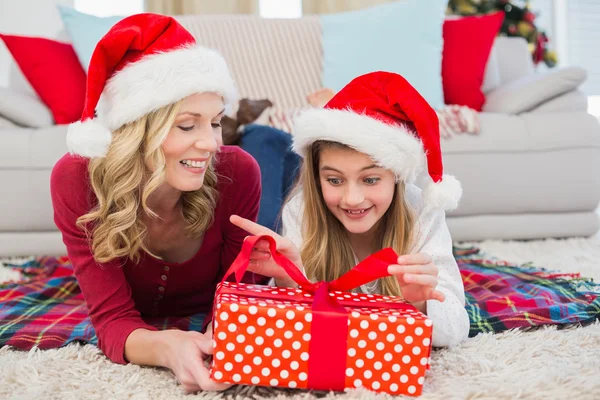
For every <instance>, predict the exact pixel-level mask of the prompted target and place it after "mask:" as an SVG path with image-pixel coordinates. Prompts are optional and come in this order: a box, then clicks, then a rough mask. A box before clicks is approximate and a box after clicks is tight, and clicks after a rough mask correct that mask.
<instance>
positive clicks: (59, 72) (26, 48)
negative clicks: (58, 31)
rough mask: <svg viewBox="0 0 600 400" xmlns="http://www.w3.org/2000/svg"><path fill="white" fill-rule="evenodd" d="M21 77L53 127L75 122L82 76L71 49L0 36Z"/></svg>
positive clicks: (82, 96) (82, 89) (82, 93)
mask: <svg viewBox="0 0 600 400" xmlns="http://www.w3.org/2000/svg"><path fill="white" fill-rule="evenodd" d="M0 38H1V39H2V40H3V41H4V43H5V44H6V47H7V48H8V51H10V53H11V54H12V56H13V58H14V59H15V61H16V63H17V64H18V65H19V68H20V69H21V71H22V72H23V75H25V77H26V78H27V80H28V81H29V83H30V84H31V86H32V87H33V89H34V90H35V91H36V93H37V94H38V96H39V97H40V99H42V101H43V102H44V103H45V104H46V105H47V106H48V108H49V109H50V111H51V112H52V115H53V117H54V122H56V123H57V124H68V123H71V122H74V121H77V120H78V119H79V118H80V117H81V112H82V111H83V102H84V99H85V88H86V76H85V72H84V71H83V68H81V65H80V64H79V60H78V59H77V55H75V52H74V51H73V47H72V46H71V45H70V44H67V43H61V42H57V41H55V40H50V39H43V38H36V37H27V36H14V35H2V34H0Z"/></svg>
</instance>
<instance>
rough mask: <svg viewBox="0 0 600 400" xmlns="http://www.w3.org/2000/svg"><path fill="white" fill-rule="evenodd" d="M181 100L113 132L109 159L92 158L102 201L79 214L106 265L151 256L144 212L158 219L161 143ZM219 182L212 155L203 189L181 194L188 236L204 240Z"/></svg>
mask: <svg viewBox="0 0 600 400" xmlns="http://www.w3.org/2000/svg"><path fill="white" fill-rule="evenodd" d="M180 104H181V102H177V103H173V104H170V105H167V106H165V107H162V108H160V109H158V110H156V111H153V112H150V113H148V114H146V115H144V116H143V117H141V118H140V119H138V120H136V121H134V122H131V123H128V124H125V125H123V126H122V127H120V128H119V129H117V130H116V131H115V132H113V139H112V142H111V144H110V147H109V149H108V153H107V154H106V157H104V158H95V159H91V160H90V162H89V165H88V173H89V179H90V184H91V187H92V189H93V191H94V193H95V195H96V198H97V201H98V203H97V205H96V206H95V207H94V208H93V209H92V210H91V211H90V212H89V213H88V214H85V215H83V216H81V217H79V218H78V220H77V225H78V226H79V227H80V228H82V229H84V230H85V231H86V232H88V235H89V236H90V237H91V246H92V252H93V254H94V258H95V259H96V261H98V262H101V263H104V262H108V261H111V260H114V259H118V258H122V257H127V258H129V259H130V260H132V261H134V262H138V261H139V259H140V251H141V250H143V251H146V252H148V253H149V254H152V253H151V252H150V251H149V250H148V248H147V247H146V245H145V244H144V239H145V238H146V234H147V228H146V226H145V224H144V223H143V222H142V220H141V216H142V213H146V214H147V215H149V216H150V217H152V218H159V217H158V215H157V214H156V213H155V212H154V211H152V210H151V209H150V208H149V207H148V198H149V197H150V196H151V195H152V193H154V192H155V191H156V190H157V189H158V188H159V187H160V186H161V184H163V183H164V182H165V156H164V154H163V151H162V149H161V145H162V143H163V142H164V140H165V139H166V137H167V135H168V134H169V131H170V129H171V127H172V126H173V124H174V122H175V117H176V115H177V112H178V110H179V106H180ZM148 165H151V166H153V169H154V171H150V170H149V169H148V167H147V166H148ZM216 186H217V175H216V173H215V170H214V165H213V161H212V159H211V163H210V165H209V166H208V168H207V170H206V174H205V177H204V184H203V185H202V187H201V188H200V189H199V190H196V191H192V192H183V193H182V196H181V206H182V212H183V217H184V219H185V221H186V223H187V226H186V227H185V233H186V235H188V236H189V237H198V238H199V237H200V236H201V235H202V233H203V232H204V231H206V229H207V228H208V227H209V226H210V225H211V224H212V222H213V219H214V209H215V206H216V203H217V189H216ZM88 227H89V228H91V229H88ZM90 231H91V233H90Z"/></svg>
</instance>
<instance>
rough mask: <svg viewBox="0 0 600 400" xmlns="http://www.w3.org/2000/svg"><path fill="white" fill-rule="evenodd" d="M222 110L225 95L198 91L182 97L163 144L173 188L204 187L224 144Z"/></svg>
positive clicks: (168, 178) (166, 167)
mask: <svg viewBox="0 0 600 400" xmlns="http://www.w3.org/2000/svg"><path fill="white" fill-rule="evenodd" d="M223 112H224V104H223V99H222V98H221V96H220V95H218V94H216V93H198V94H194V95H191V96H188V97H186V98H185V99H184V100H183V101H182V103H181V106H180V108H179V112H178V114H177V117H176V118H175V123H174V124H173V126H172V127H171V129H170V131H169V133H168V135H167V138H166V139H165V141H164V142H163V144H162V145H161V148H162V150H163V153H164V155H165V172H166V182H167V183H168V184H169V185H171V186H172V187H173V188H175V189H177V190H181V191H183V192H188V191H194V190H198V189H200V188H201V187H202V184H203V182H204V175H205V172H206V168H207V167H208V165H209V162H210V160H211V158H212V157H213V156H214V154H215V153H216V151H217V149H218V148H219V147H220V146H221V145H222V144H223V138H222V136H221V118H222V117H223Z"/></svg>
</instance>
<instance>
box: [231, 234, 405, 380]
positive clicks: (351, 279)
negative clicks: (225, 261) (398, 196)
mask: <svg viewBox="0 0 600 400" xmlns="http://www.w3.org/2000/svg"><path fill="white" fill-rule="evenodd" d="M259 240H266V241H267V242H269V247H270V250H271V256H272V257H273V260H274V261H275V262H276V263H277V264H278V265H279V266H280V267H282V268H283V269H284V270H285V272H286V273H287V274H288V275H289V276H290V278H292V279H293V280H294V282H296V283H297V284H298V286H299V287H300V288H301V289H303V290H305V291H307V292H309V293H312V294H314V300H313V303H312V322H311V331H310V334H311V339H310V346H309V359H308V387H309V388H311V389H317V390H336V391H342V390H344V386H345V380H346V352H347V347H348V346H347V338H348V311H347V310H346V308H345V307H344V306H343V305H342V304H340V302H339V301H338V300H337V299H336V298H335V296H330V292H333V291H350V290H352V289H354V288H357V287H359V286H361V285H364V284H365V283H369V282H371V281H374V280H376V279H379V278H383V277H386V276H389V275H390V274H389V273H388V271H387V269H388V266H389V265H390V264H395V263H396V262H397V260H398V255H397V254H396V252H395V251H394V250H393V249H391V248H387V249H383V250H381V251H378V252H377V253H375V254H373V255H371V256H369V257H367V258H366V259H365V260H363V261H362V262H361V263H359V264H358V265H357V266H356V267H354V268H353V269H351V270H350V271H348V272H347V273H345V274H344V275H342V276H341V277H339V278H338V279H336V280H334V281H332V282H317V283H311V282H310V281H309V280H308V279H306V277H305V276H304V274H303V273H302V272H301V271H300V270H299V269H298V267H296V266H295V265H294V264H293V263H292V262H291V261H290V260H288V259H287V258H286V257H285V256H283V255H282V254H281V253H279V252H278V251H277V246H276V243H275V240H274V239H273V238H272V237H271V236H266V235H265V236H251V237H248V238H246V240H245V241H244V244H243V245H242V250H241V251H240V254H239V255H238V256H237V258H236V259H235V260H234V261H233V263H232V264H231V267H230V268H229V270H228V271H227V273H226V274H225V276H224V277H223V281H225V280H226V279H227V278H228V277H229V276H231V275H232V274H235V278H236V281H237V282H240V281H241V279H242V277H243V276H244V273H245V272H246V269H247V268H248V264H249V262H250V254H251V253H252V249H253V248H254V246H255V245H256V243H257V242H258V241H259ZM268 296H269V297H274V296H272V295H268ZM352 305H353V306H361V304H357V303H354V304H352ZM362 306H366V307H371V308H375V307H386V308H394V309H403V310H407V309H413V308H414V307H412V306H411V305H409V304H407V303H378V302H375V303H371V302H369V303H368V304H363V305H362Z"/></svg>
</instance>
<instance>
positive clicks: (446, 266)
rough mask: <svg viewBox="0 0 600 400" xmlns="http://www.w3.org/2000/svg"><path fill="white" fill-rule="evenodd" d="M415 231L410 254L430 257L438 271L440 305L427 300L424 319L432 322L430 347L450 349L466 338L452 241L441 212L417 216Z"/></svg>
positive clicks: (462, 293)
mask: <svg viewBox="0 0 600 400" xmlns="http://www.w3.org/2000/svg"><path fill="white" fill-rule="evenodd" d="M416 229H417V231H416V232H415V234H416V237H417V242H416V244H415V247H414V249H413V251H411V253H413V254H414V253H425V254H427V255H429V256H431V258H432V260H433V263H434V264H435V266H436V267H437V268H438V271H439V272H438V276H437V279H438V285H437V287H436V290H438V291H440V292H442V293H443V294H444V296H445V300H444V301H443V302H440V301H437V300H429V301H427V304H426V313H427V316H428V317H429V318H430V319H431V320H432V321H433V324H434V329H433V340H432V344H433V346H436V347H450V346H454V345H456V344H458V343H460V342H462V341H463V340H465V339H467V337H468V335H469V326H470V322H469V316H468V314H467V311H466V309H465V289H464V286H463V281H462V278H461V275H460V272H459V270H458V265H457V264H456V260H455V259H454V255H453V254H452V239H451V237H450V232H449V230H448V226H447V225H446V217H445V213H444V211H440V210H431V211H426V212H424V213H423V214H421V216H420V217H419V220H418V223H417V226H416Z"/></svg>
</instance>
